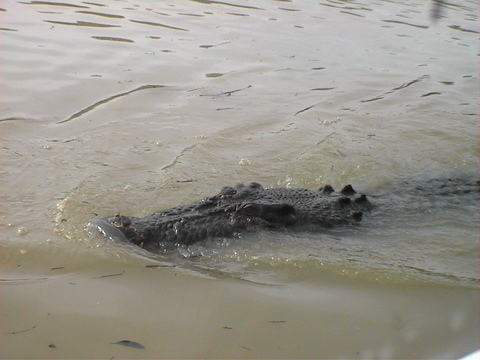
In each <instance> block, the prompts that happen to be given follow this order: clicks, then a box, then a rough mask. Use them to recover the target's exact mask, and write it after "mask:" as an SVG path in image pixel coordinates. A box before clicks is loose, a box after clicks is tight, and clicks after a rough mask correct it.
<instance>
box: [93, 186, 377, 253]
mask: <svg viewBox="0 0 480 360" xmlns="http://www.w3.org/2000/svg"><path fill="white" fill-rule="evenodd" d="M355 194H356V192H355V190H353V188H352V187H351V186H350V185H348V186H346V187H345V188H343V189H342V191H341V192H340V193H336V192H335V191H334V190H333V189H332V187H331V186H328V185H327V186H325V187H323V188H321V189H320V190H319V191H310V190H306V189H285V188H270V189H264V188H263V187H262V186H261V185H260V184H258V183H251V184H250V185H248V186H245V185H243V184H239V185H237V186H235V187H225V188H223V189H222V191H220V193H218V194H217V195H215V196H213V197H209V198H206V199H203V200H201V201H199V202H198V203H195V204H192V205H187V206H180V207H176V208H173V209H170V210H166V211H162V212H158V213H155V214H153V215H150V216H147V217H144V218H138V217H127V216H121V215H116V216H115V217H112V218H106V219H103V220H102V221H103V225H99V228H104V229H105V227H108V226H110V227H111V226H112V225H113V227H114V228H116V229H118V230H120V231H121V233H122V234H123V236H124V237H125V238H126V239H127V240H128V241H130V242H132V243H134V244H136V245H138V246H141V247H145V248H147V249H152V248H158V247H163V246H165V245H189V244H192V243H195V242H197V241H201V240H204V239H206V238H215V237H233V236H238V235H239V234H240V233H243V232H247V231H255V230H258V229H283V228H297V229H312V230H318V229H322V228H330V227H333V226H337V225H348V224H356V223H358V222H359V221H360V220H361V219H362V215H363V212H364V211H366V210H369V209H371V207H372V205H371V203H370V202H369V200H368V199H367V197H366V196H365V195H360V196H355ZM114 231H117V230H114Z"/></svg>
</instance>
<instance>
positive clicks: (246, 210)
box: [238, 204, 258, 215]
mask: <svg viewBox="0 0 480 360" xmlns="http://www.w3.org/2000/svg"><path fill="white" fill-rule="evenodd" d="M238 210H239V211H241V212H242V213H243V214H245V215H254V214H255V213H256V212H257V210H258V208H257V206H255V205H253V204H241V205H240V206H239V207H238Z"/></svg>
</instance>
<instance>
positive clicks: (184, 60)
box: [0, 0, 479, 358]
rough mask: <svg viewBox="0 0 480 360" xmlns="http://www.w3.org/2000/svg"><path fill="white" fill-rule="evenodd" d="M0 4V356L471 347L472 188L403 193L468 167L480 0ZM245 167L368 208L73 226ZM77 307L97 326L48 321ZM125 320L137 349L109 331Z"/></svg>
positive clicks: (179, 198) (211, 185) (472, 170)
mask: <svg viewBox="0 0 480 360" xmlns="http://www.w3.org/2000/svg"><path fill="white" fill-rule="evenodd" d="M0 8H1V10H2V11H0V16H1V17H2V18H1V19H2V20H1V26H0V28H1V34H2V36H1V38H0V39H1V40H0V41H1V49H2V87H1V89H2V90H1V91H2V93H1V99H2V100H1V108H0V111H1V113H0V127H1V134H2V166H1V168H0V170H1V172H2V186H1V188H0V191H1V194H2V203H3V206H2V233H1V235H0V236H1V246H2V258H3V260H2V264H3V265H4V266H3V267H4V271H3V272H4V275H3V276H2V277H3V279H2V284H1V286H2V287H3V288H4V291H2V294H3V298H4V300H3V301H2V303H3V306H2V307H3V308H4V309H6V310H4V315H3V318H4V320H3V321H2V323H4V325H3V328H4V329H5V331H4V333H3V335H2V343H3V344H2V346H1V348H2V349H4V350H3V351H4V356H3V357H66V356H73V357H101V356H112V355H113V354H116V356H117V357H152V358H158V357H252V358H255V357H324V358H326V357H330V358H332V357H347V358H386V357H389V358H401V357H405V358H429V357H430V358H431V357H434V356H435V357H443V358H455V357H459V356H461V355H464V354H466V353H468V352H469V351H472V350H474V349H475V348H476V347H478V342H477V340H478V335H479V334H478V321H476V320H475V319H474V318H475V317H474V316H470V315H471V314H472V313H473V312H475V313H476V312H477V309H478V296H477V291H478V279H479V273H478V251H479V244H478V230H479V229H478V193H476V195H471V194H464V195H459V196H448V197H442V198H440V199H438V197H435V196H431V195H428V194H429V191H430V193H432V191H431V190H428V189H427V191H426V195H423V194H421V195H419V196H417V195H416V194H415V192H414V191H413V190H412V189H413V188H414V187H416V186H418V184H425V181H427V180H430V179H448V178H461V179H464V180H465V182H467V181H473V179H478V155H479V148H478V98H479V90H478V53H479V49H478V28H479V26H478V25H479V24H478V16H477V15H478V10H479V9H478V8H479V4H478V1H457V2H455V3H453V4H446V6H445V9H444V11H443V12H442V18H441V19H439V20H438V21H437V22H434V21H433V20H432V19H431V18H430V10H431V4H430V3H429V2H424V1H408V2H407V1H381V0H380V1H375V2H371V1H351V2H340V1H338V2H337V1H308V2H307V1H291V2H289V1H273V0H272V1H267V0H265V1H240V0H239V1H234V2H232V1H228V2H220V1H219V2H215V1H212V2H210V1H208V2H207V1H186V0H185V1H183V0H182V1H175V2H168V1H162V2H159V1H138V2H137V1H109V2H101V1H93V2H81V1H69V2H68V3H67V2H40V1H31V2H15V1H5V2H3V3H2V4H1V5H0ZM250 181H257V182H260V183H262V184H263V185H264V186H286V187H306V188H309V189H316V188H318V187H320V186H322V185H324V184H326V183H329V184H332V185H333V186H334V187H340V186H342V185H345V184H347V183H351V184H352V185H353V186H354V187H355V188H356V189H357V190H358V191H361V192H364V193H367V194H368V195H370V196H371V198H372V201H376V202H377V203H379V205H381V206H379V207H378V210H375V211H374V212H372V214H369V215H367V216H366V217H365V219H364V221H363V223H362V225H361V226H360V227H358V228H354V229H351V228H348V229H338V230H335V231H328V232H325V233H322V234H309V233H294V234H293V233H286V234H280V233H269V232H262V233H259V234H245V235H243V236H242V237H241V238H239V239H218V240H214V241H208V242H206V243H202V244H197V245H195V246H192V247H189V248H182V249H179V250H178V251H174V252H171V253H166V254H161V255H150V254H147V253H145V252H143V251H141V250H139V249H135V248H133V247H130V246H128V245H125V244H118V243H115V242H112V241H109V240H107V239H105V238H102V237H101V236H97V235H89V233H88V231H86V228H87V224H88V222H89V221H90V220H91V219H93V218H95V217H96V216H110V215H112V214H115V213H117V212H119V213H122V214H125V215H135V216H143V215H147V214H150V213H152V212H154V211H158V210H161V209H166V208H168V207H172V206H176V205H180V204H186V203H190V202H193V201H197V200H199V199H201V198H203V197H205V196H210V195H213V194H215V193H216V192H217V191H218V190H219V189H221V188H222V187H223V186H224V185H234V184H236V183H238V182H244V183H248V182H250ZM406 182H407V183H406ZM433 193H434V192H433ZM405 199H407V200H405ZM410 199H417V200H415V201H414V203H413V205H412V204H411V203H409V201H410ZM382 206H383V207H382ZM185 256H186V257H185ZM146 266H153V267H146ZM57 274H58V275H57ZM106 274H109V275H112V274H121V275H118V276H113V277H102V276H103V275H106ZM99 277H100V280H99ZM159 281H160V283H159ZM72 284H75V285H72ZM73 289H74V290H73ZM170 289H174V291H173V293H171V292H170ZM59 293H62V294H63V298H62V297H60V299H58V300H55V296H54V295H53V294H59ZM182 293H185V294H188V295H186V296H187V297H184V296H181V295H180V294H182ZM92 294H94V295H93V297H94V298H95V299H96V300H97V302H96V305H95V304H94V303H91V302H90V300H89V298H90V299H91V298H92ZM123 294H126V296H125V298H124V297H123ZM138 294H141V295H140V297H138ZM197 296H200V298H199V299H200V300H199V301H198V303H190V302H189V301H187V300H186V299H187V298H189V297H194V298H197ZM120 298H121V299H120ZM62 299H63V300H62ZM414 299H415V300H414ZM92 301H93V300H92ZM139 301H140V302H143V303H144V304H145V305H144V306H138V302H139ZM157 302H159V303H161V304H165V305H164V307H162V306H159V305H157ZM433 303H435V306H433V307H432V304H433ZM109 307H113V309H110V310H109ZM379 308H381V309H383V310H382V311H379V310H378V309H379ZM153 309H154V310H153ZM251 309H257V310H254V311H251V313H250V315H248V314H249V311H250V310H251ZM287 309H288V310H287ZM20 310H21V311H20ZM149 310H150V314H149ZM152 311H153V315H152ZM240 313H242V314H245V315H242V316H241V317H238V314H240ZM169 314H176V317H175V316H170V315H169ZM199 314H203V315H199ZM266 314H272V315H273V314H274V315H275V317H274V318H268V316H267V315H266ZM285 314H286V315H288V316H286V315H285ZM285 316H286V317H285ZM264 317H265V319H264ZM157 318H158V319H161V321H160V320H158V321H155V320H154V319H157ZM286 318H288V320H285V319H286ZM228 319H230V320H232V322H234V323H235V324H236V325H235V326H230V325H228ZM268 319H270V320H268ZM241 320H243V322H242V321H241ZM284 320H285V321H286V322H284V323H283V322H276V323H275V322H274V323H269V322H268V321H284ZM319 322H321V323H322V324H324V327H322V328H319V326H318V324H319ZM118 323H121V324H122V325H123V326H120V328H124V329H135V331H127V332H126V333H122V332H120V331H118V328H119V326H118ZM20 324H21V325H22V326H20ZM80 324H83V325H80ZM353 324H356V326H354V325H353ZM217 325H218V326H217ZM349 325H350V327H349ZM384 325H385V326H386V327H387V328H388V329H389V330H388V331H387V330H386V328H385V326H384ZM32 326H34V327H33V328H32ZM79 326H85V329H87V328H97V329H99V330H98V331H101V332H102V334H104V335H102V336H99V335H98V334H97V332H96V331H94V332H93V333H92V332H91V331H90V332H88V331H87V330H85V331H83V330H82V334H83V335H84V336H85V337H86V339H88V341H85V342H83V343H82V342H78V341H72V339H71V338H69V337H68V336H66V335H65V334H68V333H71V331H73V329H77V328H78V327H79ZM192 326H194V327H195V328H196V329H198V333H197V331H195V330H193V329H192V330H191V331H190V332H188V331H187V333H188V334H189V337H188V339H189V340H190V346H189V347H188V349H186V348H185V347H182V346H181V344H182V343H185V341H187V340H186V339H187V338H186V337H183V336H182V335H181V334H182V331H181V329H185V328H189V327H192ZM222 326H223V327H226V328H222ZM272 326H276V328H275V331H274V333H275V336H272V337H270V336H265V334H268V333H269V332H270V331H271V327H272ZM229 328H232V329H229ZM19 329H20V330H19ZM26 329H32V330H29V331H26V332H20V333H17V331H23V330H26ZM42 329H43V330H42ZM114 329H116V330H114ZM367 329H368V330H367ZM440 329H441V330H440ZM230 330H233V334H234V335H232V334H231V333H228V332H229V331H230ZM257 330H258V331H263V333H262V334H264V335H262V336H257V337H254V336H253V335H252V334H255V333H256V331H257ZM361 330H363V331H361ZM75 331H76V330H75ZM235 331H238V332H235ZM217 332H218V333H217ZM366 332H368V333H369V334H371V336H372V338H368V336H366V335H365V333H366ZM40 333H41V334H43V335H41V336H39V335H38V334H40ZM106 334H110V335H111V336H107V335H106ZM152 334H159V335H158V337H160V338H161V339H160V340H159V339H158V337H157V338H155V339H154V338H153V337H152ZM206 334H208V336H207V335H206ZM294 334H296V335H294ZM311 334H316V335H315V336H314V335H311ZM399 334H401V336H400V337H399V336H398V335H399ZM125 336H127V337H129V340H132V341H137V342H140V343H142V344H143V345H145V347H146V349H135V348H128V347H123V346H119V345H115V344H111V343H115V342H117V341H120V340H122V339H123V338H119V337H125ZM202 336H203V337H202ZM430 336H431V337H430ZM132 337H135V338H132ZM100 338H101V340H100ZM318 339H320V340H321V341H320V342H321V343H322V344H325V343H328V344H330V346H321V347H319V346H318V343H319V340H318ZM394 339H397V340H394ZM398 339H400V340H398ZM219 342H220V343H222V344H223V347H222V349H219V347H218V343H219ZM295 342H297V343H301V346H300V345H294V344H295ZM55 343H57V344H55ZM345 343H348V344H350V345H349V346H346V345H345ZM51 344H54V345H55V347H49V345H51ZM92 344H95V345H92ZM154 344H155V345H154ZM160 344H161V347H160ZM215 344H216V345H215ZM280 344H283V345H284V346H283V347H282V346H280ZM287 348H288V350H287Z"/></svg>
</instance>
